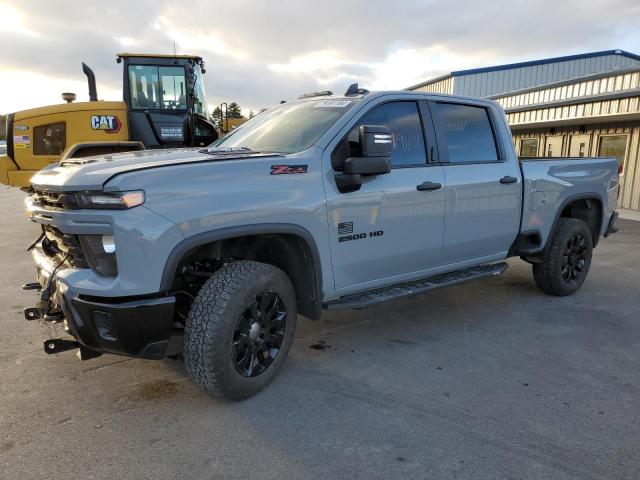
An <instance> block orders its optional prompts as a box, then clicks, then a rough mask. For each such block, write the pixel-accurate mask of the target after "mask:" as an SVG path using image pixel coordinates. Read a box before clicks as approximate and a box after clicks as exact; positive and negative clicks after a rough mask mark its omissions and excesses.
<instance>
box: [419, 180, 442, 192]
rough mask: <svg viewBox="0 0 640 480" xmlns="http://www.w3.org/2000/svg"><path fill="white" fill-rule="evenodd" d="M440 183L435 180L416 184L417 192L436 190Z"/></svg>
mask: <svg viewBox="0 0 640 480" xmlns="http://www.w3.org/2000/svg"><path fill="white" fill-rule="evenodd" d="M441 187H442V185H441V184H439V183H437V182H423V183H421V184H420V185H418V186H416V189H418V191H419V192H424V191H428V190H438V189H439V188H441Z"/></svg>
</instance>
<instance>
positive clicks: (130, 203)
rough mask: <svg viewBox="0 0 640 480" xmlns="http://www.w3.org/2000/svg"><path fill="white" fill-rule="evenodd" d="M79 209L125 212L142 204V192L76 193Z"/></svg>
mask: <svg viewBox="0 0 640 480" xmlns="http://www.w3.org/2000/svg"><path fill="white" fill-rule="evenodd" d="M76 199H77V200H78V206H79V207H80V208H97V209H108V210H126V209H127V208H133V207H137V206H138V205H142V204H143V203H144V200H145V197H144V191H142V190H132V191H129V192H80V193H76Z"/></svg>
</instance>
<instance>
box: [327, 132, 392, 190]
mask: <svg viewBox="0 0 640 480" xmlns="http://www.w3.org/2000/svg"><path fill="white" fill-rule="evenodd" d="M359 134H360V148H361V150H362V156H361V157H349V158H347V159H346V160H345V161H344V166H343V169H342V172H341V173H336V185H337V187H338V190H339V191H340V192H342V193H348V192H355V191H357V190H360V187H361V186H362V177H363V176H371V175H384V174H387V173H389V172H390V171H391V151H392V150H391V148H392V145H393V140H392V137H391V130H389V128H388V127H384V126H382V125H362V126H360V132H359Z"/></svg>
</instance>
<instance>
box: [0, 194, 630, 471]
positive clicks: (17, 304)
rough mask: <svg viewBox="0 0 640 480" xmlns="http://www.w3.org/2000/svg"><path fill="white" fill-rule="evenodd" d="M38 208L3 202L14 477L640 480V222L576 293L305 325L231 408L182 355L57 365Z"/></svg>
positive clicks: (437, 301) (490, 289) (527, 291)
mask: <svg viewBox="0 0 640 480" xmlns="http://www.w3.org/2000/svg"><path fill="white" fill-rule="evenodd" d="M23 198H24V194H22V192H20V191H18V190H15V189H9V188H6V187H1V188H0V205H1V208H2V212H3V213H2V215H1V216H0V231H2V235H1V236H0V247H1V248H0V265H1V268H0V282H1V288H0V305H1V307H0V322H1V323H2V326H3V335H2V337H0V399H1V402H0V477H1V478H7V479H31V478H34V479H35V478H38V479H40V478H49V479H75V478H86V479H88V478H109V479H125V478H126V479H138V478H172V479H173V478H203V479H204V478H206V479H211V478H216V479H217V478H222V479H227V478H238V479H245V478H259V479H270V478H274V479H275V478H278V479H282V478H295V479H301V478H313V479H338V478H340V479H359V478H362V479H389V478H401V479H403V480H405V479H414V478H416V479H418V478H420V479H423V478H424V479H427V478H428V479H473V480H479V479H545V480H547V479H554V480H558V479H580V480H585V479H604V478H606V479H623V478H624V479H637V478H640V408H639V405H640V323H639V319H640V315H639V314H638V313H639V312H640V255H639V254H638V252H639V249H640V223H638V222H633V221H622V222H621V227H622V228H621V231H620V233H618V234H617V235H614V236H613V237H611V238H609V239H606V240H603V241H602V243H601V244H600V246H599V247H598V248H597V249H596V251H595V257H594V261H593V265H592V267H591V273H590V275H589V278H588V279H587V281H586V283H585V285H584V286H583V288H582V289H581V290H580V291H579V292H578V293H577V294H576V295H574V296H572V297H568V298H552V297H549V296H546V295H544V294H542V293H541V292H540V291H538V290H537V289H536V287H535V285H534V283H533V279H532V276H531V270H530V266H529V265H527V264H525V263H524V262H521V261H519V260H511V261H510V268H509V270H508V271H507V272H506V273H505V274H504V275H503V276H501V277H496V278H491V279H486V280H482V281H478V282H475V283H471V284H467V285H464V286H460V287H453V288H448V289H442V290H436V291H433V292H430V293H427V294H423V295H419V296H416V297H413V298H410V299H407V300H402V301H396V302H391V303H388V304H385V305H383V306H379V307H375V308H370V309H367V310H360V311H354V312H338V313H334V312H332V313H324V314H323V316H322V319H321V320H320V321H319V322H310V321H307V320H304V319H301V321H300V322H299V323H298V332H297V335H296V337H297V338H296V340H295V342H294V347H293V349H292V351H291V354H290V356H289V359H288V360H287V362H286V364H285V366H284V368H283V369H282V371H281V372H280V375H279V376H278V378H277V379H276V380H275V381H274V382H273V383H272V384H271V386H269V387H268V388H267V389H266V390H265V391H263V392H262V393H261V394H259V395H258V396H256V397H254V398H252V399H249V400H246V401H244V402H240V403H231V402H228V401H223V400H219V399H215V398H211V397H209V396H207V395H206V394H204V393H202V392H201V391H199V390H198V389H197V388H196V387H194V386H193V385H192V384H191V383H190V382H189V381H188V379H187V378H186V376H185V372H184V368H183V365H182V363H181V362H180V361H174V360H166V361H145V360H132V359H127V358H122V357H116V356H108V355H104V356H102V357H100V358H97V359H93V360H89V361H86V362H81V361H79V360H77V359H76V357H75V354H74V353H73V352H66V353H62V354H59V355H54V356H49V355H46V354H45V353H44V352H43V351H42V341H43V340H44V339H46V338H48V335H49V332H48V330H47V328H46V327H44V326H42V325H40V324H39V323H37V322H30V323H29V322H26V321H25V320H23V319H22V309H23V307H24V306H31V305H32V304H33V301H34V300H33V299H34V294H33V292H23V291H21V290H20V285H21V284H22V283H25V282H29V281H33V280H34V267H33V265H32V262H31V259H30V258H29V256H28V255H27V254H26V253H25V251H24V250H25V247H26V246H27V245H28V243H29V242H30V241H31V240H33V239H34V238H35V237H36V235H37V228H36V227H35V226H34V225H32V224H30V223H29V222H28V221H27V219H26V217H25V216H24V214H23V213H22V199H23ZM322 342H324V343H322ZM312 345H316V348H311V347H312ZM318 345H324V347H325V348H322V349H317V348H318V347H317V346H318Z"/></svg>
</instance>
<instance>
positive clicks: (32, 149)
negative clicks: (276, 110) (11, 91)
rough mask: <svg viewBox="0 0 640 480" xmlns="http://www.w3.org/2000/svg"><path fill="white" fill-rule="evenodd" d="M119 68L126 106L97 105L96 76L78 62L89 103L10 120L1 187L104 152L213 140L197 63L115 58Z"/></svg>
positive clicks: (177, 58) (68, 96) (184, 58)
mask: <svg viewBox="0 0 640 480" xmlns="http://www.w3.org/2000/svg"><path fill="white" fill-rule="evenodd" d="M117 62H118V63H122V64H123V67H124V68H123V85H122V96H123V101H121V102H117V101H115V102H114V101H103V100H98V94H97V90H96V80H95V75H94V73H93V71H92V70H91V69H90V68H89V67H88V66H87V65H86V64H84V63H83V64H82V69H83V71H84V73H85V75H86V76H87V80H88V84H89V101H88V102H74V100H75V94H73V93H63V94H62V98H63V99H64V100H65V101H66V102H67V103H64V104H59V105H50V106H46V107H39V108H33V109H30V110H23V111H21V112H15V113H10V114H9V115H7V152H6V155H4V156H0V182H1V183H5V184H7V185H14V186H18V187H26V186H28V185H29V179H30V178H31V176H32V175H33V174H35V173H36V172H37V171H38V170H40V169H41V168H43V167H45V166H47V165H48V164H49V163H52V162H58V161H62V160H66V159H69V158H77V157H88V156H91V155H101V154H106V153H114V152H123V151H131V150H143V149H146V148H175V147H186V146H204V145H208V144H209V143H211V142H212V141H214V140H215V139H217V138H218V131H217V130H216V128H215V127H214V124H213V120H212V118H211V117H210V116H209V113H208V111H207V103H206V100H205V95H204V88H203V83H202V75H203V74H204V73H205V69H204V62H203V60H202V58H201V57H196V56H192V55H173V56H171V55H154V54H129V53H120V54H118V55H117Z"/></svg>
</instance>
